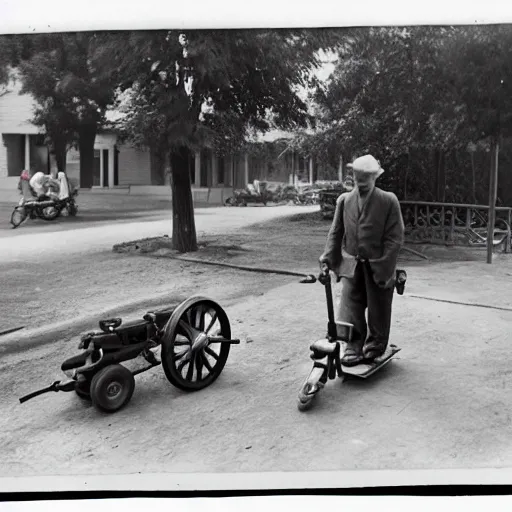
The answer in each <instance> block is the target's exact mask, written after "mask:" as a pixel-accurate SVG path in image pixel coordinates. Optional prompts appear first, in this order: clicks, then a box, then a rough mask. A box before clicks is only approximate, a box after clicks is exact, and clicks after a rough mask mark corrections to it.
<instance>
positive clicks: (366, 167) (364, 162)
mask: <svg viewBox="0 0 512 512" xmlns="http://www.w3.org/2000/svg"><path fill="white" fill-rule="evenodd" d="M347 167H348V168H350V169H354V171H359V172H365V173H368V174H377V176H380V175H381V174H382V173H383V172H384V169H383V168H382V167H381V166H380V162H379V161H378V160H376V159H375V158H374V157H373V156H372V155H364V156H360V157H359V158H356V159H355V160H354V161H353V162H352V163H351V164H347Z"/></svg>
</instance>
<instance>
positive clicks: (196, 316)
mask: <svg viewBox="0 0 512 512" xmlns="http://www.w3.org/2000/svg"><path fill="white" fill-rule="evenodd" d="M230 338H231V326H230V324H229V319H228V317H227V315H226V313H225V311H224V310H223V309H222V308H221V307H220V306H219V305H218V304H217V303H216V302H214V301H212V300H210V299H207V298H205V297H190V298H189V299H187V300H185V301H184V302H182V303H181V304H180V305H179V306H178V307H177V308H176V309H175V311H174V312H173V314H172V316H171V318H170V319H169V321H168V322H167V325H166V326H165V331H164V334H163V339H162V366H163V368H164V372H165V375H166V377H167V379H168V380H169V382H171V384H173V385H174V386H176V387H177V388H179V389H182V390H184V391H198V390H200V389H203V388H205V387H207V386H209V385H210V384H212V383H213V382H214V381H215V380H216V379H217V377H218V376H219V375H220V374H221V372H222V370H223V368H224V366H225V364H226V361H227V359H228V355H229V349H230V344H229V343H227V342H222V341H219V340H222V339H224V340H229V339H230Z"/></svg>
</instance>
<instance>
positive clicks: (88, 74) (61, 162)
mask: <svg viewBox="0 0 512 512" xmlns="http://www.w3.org/2000/svg"><path fill="white" fill-rule="evenodd" d="M107 37H115V34H114V35H105V34H101V33H95V32H79V33H78V32H77V33H53V34H37V35H22V36H4V38H3V41H2V43H0V45H1V44H3V45H4V47H5V48H8V52H6V53H5V54H4V59H5V60H6V61H7V62H8V63H9V64H10V66H12V67H16V68H17V69H18V71H19V74H20V77H21V81H22V85H23V86H22V93H25V94H27V93H28V94H31V95H32V96H33V97H34V98H35V100H36V101H37V102H38V104H39V106H38V107H37V108H36V111H35V113H34V119H33V122H34V123H35V124H36V125H38V126H42V127H44V128H45V129H46V134H47V136H48V138H49V140H50V142H51V144H52V146H53V148H54V150H55V153H56V157H57V164H58V167H59V170H64V168H65V154H66V151H67V149H68V147H69V146H70V145H71V144H74V143H77V145H78V148H79V151H80V184H81V186H82V187H90V186H92V176H93V164H94V141H95V138H96V134H97V132H98V129H100V128H101V126H102V125H103V124H104V123H105V112H106V110H107V107H108V105H109V104H111V103H112V102H113V100H114V89H113V86H112V84H113V83H114V82H115V79H114V77H115V70H112V69H109V68H102V71H101V72H99V71H98V69H97V67H96V59H97V56H98V55H99V54H101V50H102V46H103V44H104V43H105V38H107ZM0 49H1V46H0ZM0 69H2V66H1V65H0ZM0 77H1V73H0Z"/></svg>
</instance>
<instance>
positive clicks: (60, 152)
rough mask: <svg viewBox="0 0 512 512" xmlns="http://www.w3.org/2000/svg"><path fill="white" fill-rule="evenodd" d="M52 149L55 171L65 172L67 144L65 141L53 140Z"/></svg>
mask: <svg viewBox="0 0 512 512" xmlns="http://www.w3.org/2000/svg"><path fill="white" fill-rule="evenodd" d="M53 151H54V152H55V160H56V162H57V171H58V172H64V173H65V172H66V153H67V144H66V141H62V140H54V141H53Z"/></svg>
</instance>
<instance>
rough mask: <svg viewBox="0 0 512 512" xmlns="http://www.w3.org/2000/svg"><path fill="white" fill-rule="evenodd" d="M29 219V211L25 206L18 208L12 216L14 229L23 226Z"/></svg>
mask: <svg viewBox="0 0 512 512" xmlns="http://www.w3.org/2000/svg"><path fill="white" fill-rule="evenodd" d="M27 218H28V214H27V210H26V209H25V208H24V207H23V206H16V208H14V211H13V212H12V214H11V224H12V228H13V229H16V228H17V227H18V226H21V224H23V222H24V221H26V220H27Z"/></svg>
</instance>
